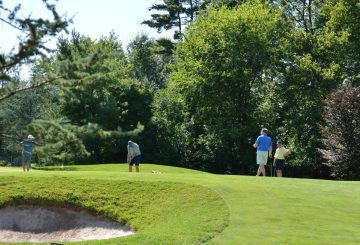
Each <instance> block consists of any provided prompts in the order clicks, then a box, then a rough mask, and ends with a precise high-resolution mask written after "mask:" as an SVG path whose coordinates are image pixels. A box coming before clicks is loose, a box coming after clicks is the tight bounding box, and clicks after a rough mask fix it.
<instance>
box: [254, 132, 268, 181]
mask: <svg viewBox="0 0 360 245" xmlns="http://www.w3.org/2000/svg"><path fill="white" fill-rule="evenodd" d="M268 132H269V130H267V129H266V128H263V129H261V132H260V136H259V137H257V139H256V141H255V144H254V145H253V146H254V148H256V163H257V164H258V165H259V168H258V171H257V173H256V176H260V174H262V175H263V176H266V174H265V165H266V163H267V160H268V157H270V158H272V141H271V138H270V137H269V136H268Z"/></svg>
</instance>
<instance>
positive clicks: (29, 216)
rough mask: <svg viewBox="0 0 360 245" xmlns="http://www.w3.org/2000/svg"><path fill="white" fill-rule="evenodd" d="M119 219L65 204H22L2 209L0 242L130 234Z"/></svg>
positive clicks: (112, 236) (79, 239)
mask: <svg viewBox="0 0 360 245" xmlns="http://www.w3.org/2000/svg"><path fill="white" fill-rule="evenodd" d="M131 234H134V231H132V230H130V229H129V228H127V227H124V226H120V225H119V224H118V223H116V222H111V221H107V220H105V219H103V218H100V217H97V216H93V215H90V214H88V213H85V212H82V211H81V212H78V211H73V210H69V209H66V208H57V207H35V206H28V205H20V206H14V207H10V206H9V207H6V208H2V209H0V242H66V241H83V240H100V239H108V238H114V237H121V236H128V235H131Z"/></svg>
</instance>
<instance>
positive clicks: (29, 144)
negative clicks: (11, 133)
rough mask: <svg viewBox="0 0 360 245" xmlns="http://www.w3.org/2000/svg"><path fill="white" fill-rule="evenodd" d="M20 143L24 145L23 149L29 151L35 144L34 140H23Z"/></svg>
mask: <svg viewBox="0 0 360 245" xmlns="http://www.w3.org/2000/svg"><path fill="white" fill-rule="evenodd" d="M20 145H22V146H23V151H26V152H28V153H31V152H32V150H33V148H34V146H35V144H34V142H32V141H27V140H23V141H21V142H20Z"/></svg>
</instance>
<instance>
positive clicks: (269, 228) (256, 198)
mask: <svg viewBox="0 0 360 245" xmlns="http://www.w3.org/2000/svg"><path fill="white" fill-rule="evenodd" d="M106 166H107V167H106ZM162 167H163V166H160V165H148V164H143V165H142V167H141V170H142V172H141V173H127V172H126V171H127V166H126V165H125V164H118V165H115V167H114V165H97V166H91V167H90V166H89V167H80V168H82V169H81V170H77V171H32V172H30V173H27V174H25V173H22V172H20V171H15V172H12V171H11V169H10V170H9V169H6V171H5V169H2V168H0V176H1V177H0V178H1V180H2V181H1V183H2V185H1V186H0V188H1V193H3V191H4V190H8V189H11V188H9V187H10V186H12V185H15V184H21V185H24V186H23V188H25V189H26V188H27V187H26V186H27V185H26V183H31V182H37V183H38V185H40V186H42V187H41V188H42V189H43V191H42V193H48V192H51V191H52V190H53V189H54V188H53V186H52V185H51V183H52V182H51V180H55V181H53V182H54V183H55V182H56V181H58V180H61V181H60V183H62V184H61V185H60V186H63V187H62V191H64V192H69V190H71V185H74V186H78V185H82V184H81V183H87V184H84V185H85V186H87V185H90V183H95V184H94V185H90V186H91V187H92V188H93V187H95V186H103V187H102V188H103V189H102V191H100V190H99V191H98V192H99V193H102V195H103V198H108V197H107V196H108V193H107V192H108V191H109V190H110V189H121V186H124V185H125V186H127V187H126V188H125V189H129V190H130V189H131V191H130V193H134V192H135V193H137V194H138V195H133V194H132V195H131V196H132V198H134V199H133V201H135V202H136V201H139V202H140V203H141V204H143V206H145V208H144V210H139V212H137V211H134V210H136V208H135V206H136V205H135V204H134V206H131V205H130V204H129V205H130V206H126V208H124V210H122V211H118V212H119V213H118V216H116V215H115V216H112V215H113V212H115V213H116V211H111V210H115V209H112V208H109V209H107V208H105V209H103V210H102V209H101V208H100V207H101V206H103V205H104V204H103V205H100V204H99V203H101V200H102V199H101V198H100V199H98V200H96V201H94V202H93V204H91V205H90V206H89V208H90V207H99V209H97V208H95V209H96V210H97V211H100V212H101V213H103V214H105V215H107V216H109V217H113V218H114V217H122V218H123V220H124V221H126V222H128V223H129V224H131V225H132V226H133V227H136V228H137V229H138V231H139V233H138V234H137V235H135V236H133V237H132V238H130V237H128V238H120V239H121V240H116V241H121V244H127V243H128V244H198V243H201V242H203V241H206V240H207V239H208V238H210V237H211V236H214V235H216V236H215V238H213V239H211V240H209V241H206V243H207V244H234V245H235V244H276V245H277V244H296V245H297V244H315V245H316V244H339V245H340V244H341V245H342V244H354V245H355V244H360V236H359V231H360V208H359V207H360V195H359V194H360V182H341V181H324V180H308V179H290V178H281V179H280V178H261V177H260V178H259V177H258V178H256V177H249V176H223V175H212V174H206V173H202V172H196V171H189V172H187V170H182V169H181V170H180V171H181V173H178V172H177V171H178V170H179V169H172V168H171V167H166V168H167V170H166V171H165V170H163V171H162V172H164V174H151V173H150V172H151V170H152V169H155V170H159V171H161V170H160V168H162ZM114 169H115V170H116V171H113V170H114ZM6 176H7V177H6ZM8 182H10V183H13V184H6V183H8ZM64 183H72V184H69V185H65V184H64ZM111 183H113V184H115V185H117V186H118V188H113V187H111V188H109V187H108V185H110V184H111ZM116 183H117V184H116ZM4 184H6V185H4ZM183 184H185V185H183ZM146 186H149V188H146ZM41 188H40V189H41ZM142 188H145V189H146V191H142ZM157 188H160V189H159V190H161V191H160V192H161V193H166V194H164V195H162V194H159V193H158V191H156V192H155V193H156V195H160V196H161V198H160V200H162V201H160V204H157V203H156V202H155V201H154V200H153V199H151V198H152V196H153V195H154V192H152V194H149V195H146V192H147V191H150V190H154V189H157ZM162 188H165V189H162ZM197 188H200V189H197ZM202 188H203V189H202ZM32 189H33V188H32ZM80 189H83V187H81V188H80ZM85 189H86V188H85ZM90 189H91V188H90ZM20 190H22V189H19V188H17V189H16V190H15V189H12V192H11V193H12V194H11V195H12V196H14V195H15V196H16V195H20V196H21V195H24V194H20V193H22V191H20ZM16 193H17V194H16ZM90 193H91V191H89V194H90ZM140 193H144V194H140ZM191 193H193V194H191ZM203 193H206V194H205V195H204V194H203ZM216 193H217V194H216ZM11 195H10V196H11ZM32 195H35V193H33V194H31V195H30V196H32ZM122 195H123V194H122ZM60 196H61V195H60ZM76 196H77V198H75V199H74V200H75V204H76V202H78V201H79V200H78V198H80V199H81V198H84V197H82V196H83V195H82V194H76ZM219 196H221V197H222V198H223V200H224V201H225V203H226V206H225V204H224V202H223V201H222V199H221V198H218V197H219ZM66 197H67V198H66ZM70 197H72V196H66V195H62V198H64V199H63V201H64V202H66V201H68V200H72V199H71V198H70ZM141 197H142V198H141ZM208 197H210V198H208ZM41 198H42V197H40V199H41ZM184 198H185V199H184ZM204 198H205V200H204ZM22 199H24V198H23V196H22ZM1 200H5V199H3V197H1ZM6 200H9V195H7V199H6ZM114 200H117V199H116V198H115V199H114ZM119 200H121V198H119ZM148 200H153V201H150V203H154V202H155V203H156V204H154V205H153V206H152V205H150V206H149V207H147V206H146V203H148V204H149V201H148ZM2 203H4V201H2ZM84 203H85V204H86V203H87V201H83V203H82V204H81V205H80V206H84V205H85V204H84ZM130 203H134V202H130ZM161 204H162V206H158V205H161ZM86 205H87V204H86ZM114 206H118V205H114ZM151 206H152V208H150V207H151ZM85 207H86V206H85ZM156 207H158V210H157V211H156ZM90 209H91V208H90ZM104 210H105V211H104ZM106 210H110V211H109V212H108V211H106ZM146 210H150V211H149V214H147V212H148V211H146ZM186 211H188V212H186ZM228 212H230V216H229V217H228V216H227V214H228ZM127 213H130V214H131V215H130V214H127ZM124 214H127V215H128V216H126V215H124ZM168 215H169V216H168ZM228 218H229V221H228V226H226V224H227V219H228ZM146 219H148V220H151V222H154V223H156V224H157V225H150V224H151V222H150V221H146ZM142 222H144V224H142ZM199 223H200V224H201V225H203V224H206V225H205V226H202V227H198V225H199ZM210 224H212V225H210ZM208 225H209V226H208ZM225 226H226V228H225V229H224V230H223V231H222V232H221V233H220V234H217V233H218V232H219V231H221V229H222V228H224V227H225ZM173 229H175V232H172V230H173ZM169 232H170V233H169ZM154 233H157V234H154ZM127 239H130V240H127ZM131 239H132V240H131ZM87 244H89V243H87ZM90 244H119V243H117V242H115V240H104V241H102V242H93V243H92V242H91V243H90Z"/></svg>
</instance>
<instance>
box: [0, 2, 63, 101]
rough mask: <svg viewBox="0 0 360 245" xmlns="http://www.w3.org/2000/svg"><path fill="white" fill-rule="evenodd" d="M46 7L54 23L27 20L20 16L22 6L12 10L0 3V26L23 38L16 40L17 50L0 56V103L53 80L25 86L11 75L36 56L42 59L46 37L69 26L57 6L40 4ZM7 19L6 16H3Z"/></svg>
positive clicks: (46, 51)
mask: <svg viewBox="0 0 360 245" xmlns="http://www.w3.org/2000/svg"><path fill="white" fill-rule="evenodd" d="M43 2H44V4H45V6H46V8H47V9H48V10H49V11H50V12H51V13H52V16H53V20H46V19H43V18H38V19H34V18H32V17H31V16H30V17H19V14H18V12H19V10H20V9H21V4H18V5H16V6H15V7H14V8H13V9H9V8H7V7H6V6H5V5H4V2H3V1H0V23H4V24H6V25H9V26H10V27H11V28H14V29H17V30H19V31H20V32H21V33H23V38H22V39H19V40H20V41H19V43H18V47H17V48H15V49H14V50H12V51H10V52H9V53H0V81H1V83H2V87H1V88H0V100H3V99H5V98H8V97H10V96H12V95H13V94H15V93H16V92H17V91H22V90H27V89H31V88H33V87H38V86H42V85H44V84H46V83H49V82H52V81H53V80H54V78H52V77H50V78H47V79H45V80H42V81H41V82H39V83H32V85H31V86H30V87H29V86H24V84H23V83H19V80H18V79H17V78H16V76H14V74H16V72H14V69H15V71H16V68H18V67H19V66H22V65H24V64H29V63H33V62H34V61H35V60H36V59H37V58H38V57H39V56H43V55H44V54H47V53H48V52H49V49H48V48H47V47H46V45H45V40H46V39H47V38H48V37H53V36H56V35H57V34H58V33H60V32H61V31H63V30H65V31H66V28H67V26H68V24H69V20H67V19H65V18H64V17H62V16H60V15H59V14H58V13H57V11H56V6H55V5H54V4H50V3H49V2H48V1H47V0H44V1H43ZM5 16H6V17H5Z"/></svg>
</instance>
